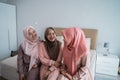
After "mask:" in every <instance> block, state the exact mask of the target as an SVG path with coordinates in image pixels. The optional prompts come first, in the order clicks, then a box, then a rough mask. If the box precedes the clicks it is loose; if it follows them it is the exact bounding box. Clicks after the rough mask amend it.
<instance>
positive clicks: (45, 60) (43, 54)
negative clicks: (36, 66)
mask: <svg viewBox="0 0 120 80" xmlns="http://www.w3.org/2000/svg"><path fill="white" fill-rule="evenodd" d="M61 49H62V46H61ZM61 49H60V52H59V55H58V58H57V61H59V62H60V61H61V51H62V50H61ZM39 58H40V61H41V63H42V65H41V69H40V79H41V80H44V79H43V77H44V75H45V73H47V72H48V71H49V68H50V67H52V69H54V70H53V71H52V72H51V73H50V74H49V75H48V78H47V80H56V79H57V77H58V75H59V68H56V67H55V66H54V65H53V64H54V62H55V61H53V60H51V59H50V57H49V56H48V54H47V51H46V49H45V45H44V43H40V53H39Z"/></svg>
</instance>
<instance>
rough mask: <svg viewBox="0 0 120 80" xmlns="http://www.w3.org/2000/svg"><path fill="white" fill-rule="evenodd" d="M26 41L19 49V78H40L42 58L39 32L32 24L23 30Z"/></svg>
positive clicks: (30, 79)
mask: <svg viewBox="0 0 120 80" xmlns="http://www.w3.org/2000/svg"><path fill="white" fill-rule="evenodd" d="M23 35H24V41H23V43H21V45H20V47H19V49H18V58H17V66H18V73H19V80H39V68H40V60H39V58H38V53H39V43H40V41H39V40H38V36H37V32H36V30H35V29H34V28H33V27H32V26H28V27H26V28H25V29H24V30H23Z"/></svg>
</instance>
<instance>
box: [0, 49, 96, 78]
mask: <svg viewBox="0 0 120 80" xmlns="http://www.w3.org/2000/svg"><path fill="white" fill-rule="evenodd" d="M89 57H90V64H89V67H90V71H91V73H92V74H93V76H94V74H95V61H96V51H95V50H91V51H90V55H89ZM0 67H1V76H3V77H4V78H6V79H8V80H18V73H17V55H16V56H14V57H10V58H7V59H5V60H2V61H1V62H0Z"/></svg>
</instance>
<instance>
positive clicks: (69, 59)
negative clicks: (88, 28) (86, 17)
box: [58, 27, 92, 80]
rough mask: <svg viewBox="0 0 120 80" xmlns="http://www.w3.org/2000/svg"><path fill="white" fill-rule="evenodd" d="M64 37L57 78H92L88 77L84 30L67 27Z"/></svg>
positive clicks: (67, 79)
mask: <svg viewBox="0 0 120 80" xmlns="http://www.w3.org/2000/svg"><path fill="white" fill-rule="evenodd" d="M62 35H63V37H64V48H63V54H62V55H63V58H64V61H63V64H64V67H62V69H61V74H62V75H60V76H59V78H58V79H59V80H92V78H91V77H89V78H88V76H89V72H88V68H87V54H88V53H89V51H88V49H87V46H86V42H85V35H84V32H83V31H82V30H81V29H80V28H75V27H73V28H67V29H65V30H63V31H62Z"/></svg>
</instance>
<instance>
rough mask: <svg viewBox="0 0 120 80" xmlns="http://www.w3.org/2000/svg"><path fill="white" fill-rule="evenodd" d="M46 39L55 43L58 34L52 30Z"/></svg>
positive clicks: (49, 30) (48, 31) (48, 32)
mask: <svg viewBox="0 0 120 80" xmlns="http://www.w3.org/2000/svg"><path fill="white" fill-rule="evenodd" d="M46 37H47V39H48V40H49V41H51V42H53V41H55V40H56V33H55V31H54V30H52V29H48V30H47V35H46Z"/></svg>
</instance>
